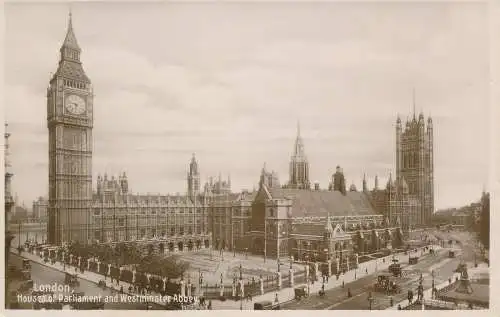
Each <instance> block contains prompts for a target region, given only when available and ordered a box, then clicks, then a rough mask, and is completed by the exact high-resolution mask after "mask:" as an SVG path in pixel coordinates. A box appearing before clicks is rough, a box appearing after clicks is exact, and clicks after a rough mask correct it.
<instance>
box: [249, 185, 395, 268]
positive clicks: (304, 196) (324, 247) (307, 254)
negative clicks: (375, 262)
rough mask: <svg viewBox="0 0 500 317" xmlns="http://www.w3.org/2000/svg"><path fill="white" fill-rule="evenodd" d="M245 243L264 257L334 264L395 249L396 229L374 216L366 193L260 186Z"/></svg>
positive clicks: (379, 216) (377, 215) (380, 216)
mask: <svg viewBox="0 0 500 317" xmlns="http://www.w3.org/2000/svg"><path fill="white" fill-rule="evenodd" d="M250 221H251V226H250V227H251V229H250V232H248V238H247V239H248V244H249V245H250V249H251V251H252V252H253V253H257V254H263V255H264V256H265V257H273V258H278V259H279V258H289V257H290V256H293V257H294V258H295V259H299V260H321V261H325V260H334V259H336V260H337V261H338V262H339V263H346V262H347V261H349V259H352V256H353V255H354V254H358V255H363V254H366V253H373V252H376V251H377V250H380V249H381V248H386V247H393V246H394V247H398V246H400V245H401V244H402V241H403V236H402V231H401V228H400V227H399V226H398V224H390V223H389V221H388V219H385V220H384V216H383V215H381V214H378V213H377V212H376V211H375V210H374V209H373V207H372V205H371V202H370V197H369V196H368V195H366V194H364V193H359V192H354V191H352V192H347V193H346V194H345V195H344V194H342V193H341V192H339V191H327V190H302V189H277V188H274V189H272V188H271V189H269V188H267V186H266V185H265V184H261V186H260V188H259V191H258V193H257V194H256V197H255V199H254V201H253V203H252V217H251V220H250Z"/></svg>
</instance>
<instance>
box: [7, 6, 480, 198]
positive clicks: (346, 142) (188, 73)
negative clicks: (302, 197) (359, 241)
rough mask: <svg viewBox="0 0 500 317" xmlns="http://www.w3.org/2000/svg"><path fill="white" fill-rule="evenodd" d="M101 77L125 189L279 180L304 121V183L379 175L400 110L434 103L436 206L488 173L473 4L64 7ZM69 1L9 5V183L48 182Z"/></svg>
mask: <svg viewBox="0 0 500 317" xmlns="http://www.w3.org/2000/svg"><path fill="white" fill-rule="evenodd" d="M71 7H72V12H73V26H74V30H75V33H76V36H77V40H78V43H79V45H80V46H81V48H82V55H81V59H82V62H83V66H84V69H85V71H86V73H87V75H88V76H89V78H90V79H91V81H92V84H93V87H94V93H95V97H94V129H93V136H94V152H93V174H94V180H95V178H96V176H97V174H98V173H102V174H104V172H107V173H108V175H112V174H117V173H119V172H123V171H126V172H127V174H128V177H129V186H130V188H131V189H132V191H134V192H141V193H145V192H154V193H176V192H180V193H184V192H185V191H186V172H187V167H188V163H189V161H190V158H191V155H192V153H196V157H197V158H198V162H199V166H200V170H201V178H202V182H205V180H206V179H207V178H208V177H210V176H215V177H217V176H218V175H219V173H221V174H222V177H223V178H224V179H225V178H227V175H228V174H230V175H231V181H232V184H233V190H237V191H239V190H240V189H242V188H246V189H250V190H251V189H252V188H253V187H254V186H256V185H257V182H258V179H259V174H260V169H261V168H262V165H263V163H264V162H266V166H267V167H268V169H269V170H272V169H273V170H275V171H276V172H278V174H279V176H280V181H281V182H282V183H285V182H286V181H288V164H289V160H290V155H291V151H292V147H293V142H294V138H295V135H296V128H297V121H298V120H300V125H301V134H302V136H303V138H304V143H305V151H306V154H307V156H308V159H309V162H310V178H311V181H318V182H319V183H320V185H321V187H322V188H325V187H327V186H328V182H329V180H330V178H331V175H332V174H333V172H334V170H335V166H336V165H340V166H342V167H343V168H344V173H345V176H346V179H347V184H348V185H350V184H351V183H352V182H354V183H355V185H356V186H357V187H358V189H361V181H362V177H363V173H366V175H367V178H368V182H369V183H368V184H369V186H370V187H373V179H374V177H375V175H379V179H380V185H381V186H384V187H385V183H386V181H387V178H388V176H389V173H390V172H391V171H393V172H394V169H395V164H394V161H395V127H394V124H395V120H396V115H397V114H398V113H400V114H401V116H402V119H403V120H405V119H406V118H407V117H411V116H412V115H413V114H412V108H413V105H412V90H413V88H414V89H415V92H416V110H417V115H418V112H420V111H424V113H425V115H426V117H427V116H428V115H429V114H430V115H432V118H433V122H434V145H435V148H434V155H435V159H434V166H435V195H436V199H435V203H436V208H443V207H450V206H460V205H463V204H468V203H470V202H471V201H474V200H477V199H478V198H479V197H480V194H481V190H482V189H483V186H484V184H486V183H487V179H488V178H487V177H488V160H489V152H488V151H489V139H488V138H489V136H488V129H489V127H488V123H489V113H488V111H489V105H488V93H489V92H488V67H489V64H488V34H487V30H488V20H487V19H488V15H487V8H486V7H485V6H483V5H481V4H472V3H468V4H466V3H460V4H459V3H448V4H438V3H415V4H411V3H406V4H396V3H392V4H390V3H386V4H375V3H374V4H361V3H359V4H353V3H350V4H348V3H337V4H334V3H322V4H320V3H317V4H306V3H303V4H285V3H282V4H279V3H274V4H270V3H269V4H265V3H261V4H242V3H238V4H236V3H233V4H228V3H226V4H221V3H219V4H215V3H211V4H210V3H206V4H133V3H128V4H112V3H102V2H101V3H76V4H72V6H71ZM68 10H69V5H68V4H61V3H59V4H57V3H53V4H27V3H26V4H21V3H18V4H5V32H6V33H5V35H6V36H5V42H4V43H5V47H6V58H5V85H6V96H5V105H6V107H5V108H6V110H5V111H6V113H5V116H6V120H7V121H8V122H9V130H10V132H11V133H12V137H11V139H10V143H11V161H12V169H13V172H14V174H15V175H14V178H13V188H14V191H15V192H17V193H18V195H19V200H20V201H24V202H25V203H26V204H27V205H28V206H31V202H32V200H34V199H35V198H36V197H37V196H42V195H47V193H48V130H47V121H46V116H47V115H46V88H47V85H48V81H49V78H50V75H51V72H55V71H56V69H57V62H58V57H59V48H60V46H61V44H62V41H63V39H64V36H65V34H66V28H67V22H68Z"/></svg>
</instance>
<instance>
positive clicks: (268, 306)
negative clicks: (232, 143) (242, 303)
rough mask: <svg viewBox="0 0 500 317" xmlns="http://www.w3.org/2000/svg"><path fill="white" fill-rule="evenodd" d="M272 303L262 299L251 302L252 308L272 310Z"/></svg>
mask: <svg viewBox="0 0 500 317" xmlns="http://www.w3.org/2000/svg"><path fill="white" fill-rule="evenodd" d="M272 308H273V303H272V302H271V301H268V300H266V301H262V302H257V303H254V304H253V309H254V310H272Z"/></svg>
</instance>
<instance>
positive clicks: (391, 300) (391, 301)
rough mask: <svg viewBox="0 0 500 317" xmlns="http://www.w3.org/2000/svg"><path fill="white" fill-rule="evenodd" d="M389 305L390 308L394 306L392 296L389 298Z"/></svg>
mask: <svg viewBox="0 0 500 317" xmlns="http://www.w3.org/2000/svg"><path fill="white" fill-rule="evenodd" d="M390 303H391V307H392V306H394V299H393V298H392V296H391V297H390Z"/></svg>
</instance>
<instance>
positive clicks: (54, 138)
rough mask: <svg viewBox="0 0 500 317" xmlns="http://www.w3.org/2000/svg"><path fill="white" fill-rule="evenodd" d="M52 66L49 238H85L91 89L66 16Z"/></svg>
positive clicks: (60, 240)
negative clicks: (65, 27) (57, 56)
mask: <svg viewBox="0 0 500 317" xmlns="http://www.w3.org/2000/svg"><path fill="white" fill-rule="evenodd" d="M60 53H61V55H60V61H59V67H58V68H57V71H56V72H55V74H54V75H53V77H52V79H51V80H50V83H49V87H48V88H47V125H48V130H49V206H48V213H49V232H48V233H49V234H48V239H49V243H51V244H56V245H60V244H62V243H64V242H68V241H71V240H78V241H85V242H86V241H88V238H89V237H88V236H87V233H88V224H89V219H88V217H89V211H90V208H91V203H92V126H93V93H92V86H91V83H90V80H89V78H88V77H87V75H86V74H85V72H84V70H83V67H82V63H81V61H80V54H81V49H80V47H79V46H78V43H77V41H76V37H75V34H74V32H73V27H72V23H71V16H70V19H69V25H68V30H67V33H66V38H65V39H64V43H63V45H62V47H61V49H60Z"/></svg>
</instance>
